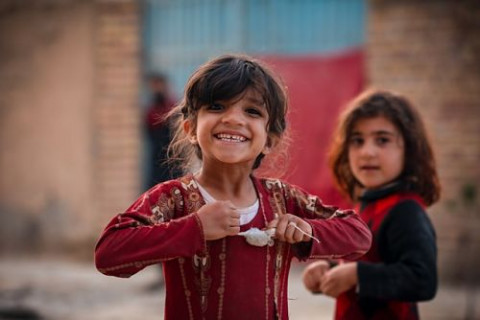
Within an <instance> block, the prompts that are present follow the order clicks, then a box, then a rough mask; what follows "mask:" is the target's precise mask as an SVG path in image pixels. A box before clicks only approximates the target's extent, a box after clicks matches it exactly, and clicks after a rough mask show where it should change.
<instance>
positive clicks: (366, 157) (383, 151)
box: [348, 116, 405, 189]
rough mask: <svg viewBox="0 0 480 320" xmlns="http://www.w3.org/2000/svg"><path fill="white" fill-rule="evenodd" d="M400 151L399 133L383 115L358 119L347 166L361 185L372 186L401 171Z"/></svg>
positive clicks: (385, 182)
mask: <svg viewBox="0 0 480 320" xmlns="http://www.w3.org/2000/svg"><path fill="white" fill-rule="evenodd" d="M404 153H405V146H404V139H403V137H402V135H401V133H400V132H399V131H398V129H397V128H396V127H395V126H394V125H393V123H391V122H390V121H389V120H387V119H386V118H385V117H382V116H378V117H374V118H363V119H359V120H358V121H357V122H356V123H355V125H354V126H353V130H352V135H351V137H350V140H349V147H348V157H349V160H350V161H349V162H350V169H351V170H352V173H353V175H354V176H355V178H356V179H357V180H358V182H360V183H361V184H362V185H363V186H364V187H365V188H367V189H376V188H379V187H381V186H383V185H385V184H387V183H389V182H391V181H393V180H395V179H397V178H398V177H399V176H400V174H401V173H402V171H403V167H404V160H405V159H404V157H405V155H404Z"/></svg>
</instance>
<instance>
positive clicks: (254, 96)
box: [225, 88, 265, 106]
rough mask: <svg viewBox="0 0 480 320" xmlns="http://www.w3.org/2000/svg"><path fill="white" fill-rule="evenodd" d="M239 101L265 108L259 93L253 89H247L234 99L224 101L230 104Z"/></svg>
mask: <svg viewBox="0 0 480 320" xmlns="http://www.w3.org/2000/svg"><path fill="white" fill-rule="evenodd" d="M241 100H243V101H246V102H248V103H252V104H255V105H257V106H265V100H264V99H263V96H262V95H261V94H260V92H258V90H256V89H254V88H247V89H245V91H243V92H242V93H240V94H239V95H237V96H236V97H233V98H231V99H227V100H225V101H227V102H230V103H236V102H238V101H241Z"/></svg>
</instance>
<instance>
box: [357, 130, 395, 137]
mask: <svg viewBox="0 0 480 320" xmlns="http://www.w3.org/2000/svg"><path fill="white" fill-rule="evenodd" d="M363 134H364V133H362V132H360V131H353V132H352V134H351V135H352V136H361V135H363ZM370 134H371V135H377V136H378V135H387V136H396V134H395V132H392V131H387V130H377V131H373V132H370Z"/></svg>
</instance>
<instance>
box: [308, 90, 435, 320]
mask: <svg viewBox="0 0 480 320" xmlns="http://www.w3.org/2000/svg"><path fill="white" fill-rule="evenodd" d="M330 163H331V166H332V169H333V173H334V176H335V179H336V182H337V183H338V186H339V187H340V189H341V191H343V192H344V193H345V194H347V195H348V196H349V197H350V198H351V199H352V200H353V201H355V202H358V211H359V214H360V217H361V218H362V219H363V220H364V221H365V222H366V223H367V225H368V226H369V227H370V229H371V231H372V234H373V239H374V241H373V244H372V247H371V249H370V250H369V251H368V253H367V254H366V255H365V256H363V257H362V258H361V259H360V261H358V262H343V263H340V264H338V262H335V261H326V260H320V261H317V262H315V263H313V264H311V265H309V266H308V267H307V268H306V269H305V272H304V277H303V281H304V284H305V286H306V287H307V288H308V289H309V290H311V291H313V292H322V293H324V294H326V295H329V296H331V297H335V298H337V303H336V312H335V319H345V320H346V319H355V320H363V319H375V320H378V319H385V320H387V319H389V320H390V319H418V311H417V305H416V302H417V301H424V300H429V299H432V298H433V297H434V295H435V292H436V289H437V267H436V257H437V249H436V244H435V231H434V229H433V226H432V224H431V222H430V220H429V218H428V217H427V214H426V212H425V208H426V207H427V206H430V205H431V204H433V203H434V202H436V201H437V200H438V198H439V194H440V186H439V181H438V177H437V173H436V169H435V161H434V157H433V152H432V148H431V146H430V143H429V140H428V138H427V134H426V131H425V128H424V125H423V122H422V119H421V118H420V116H419V114H418V113H417V111H416V110H415V109H414V108H413V106H412V105H411V104H410V102H409V101H408V100H407V99H405V98H404V97H402V96H399V95H396V94H394V93H391V92H385V91H369V92H366V93H364V94H362V95H361V96H359V97H358V98H357V99H355V100H354V101H353V102H352V103H351V105H350V107H349V108H347V110H346V111H345V112H344V114H343V115H342V117H341V118H340V122H339V126H338V129H337V133H336V139H335V140H334V142H333V145H332V149H331V155H330Z"/></svg>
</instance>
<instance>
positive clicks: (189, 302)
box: [178, 258, 193, 320]
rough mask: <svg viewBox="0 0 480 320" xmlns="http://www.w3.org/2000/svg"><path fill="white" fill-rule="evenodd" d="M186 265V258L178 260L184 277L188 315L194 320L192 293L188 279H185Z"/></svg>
mask: <svg viewBox="0 0 480 320" xmlns="http://www.w3.org/2000/svg"><path fill="white" fill-rule="evenodd" d="M184 264H185V258H178V265H179V267H180V275H181V276H182V284H183V290H184V293H185V300H186V301H187V308H188V315H189V316H190V319H192V320H193V310H192V303H191V301H190V297H191V296H192V292H191V291H190V290H189V289H188V287H187V279H186V277H185V269H184Z"/></svg>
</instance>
